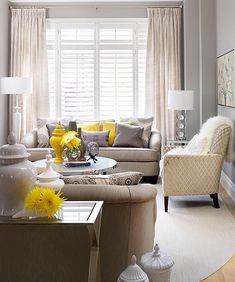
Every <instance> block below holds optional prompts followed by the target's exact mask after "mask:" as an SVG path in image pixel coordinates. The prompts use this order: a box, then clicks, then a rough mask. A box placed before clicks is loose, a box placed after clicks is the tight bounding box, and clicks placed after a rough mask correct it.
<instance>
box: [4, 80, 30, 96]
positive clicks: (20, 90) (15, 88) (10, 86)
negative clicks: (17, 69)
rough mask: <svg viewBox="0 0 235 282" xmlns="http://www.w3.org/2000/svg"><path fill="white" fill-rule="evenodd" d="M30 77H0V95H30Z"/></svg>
mask: <svg viewBox="0 0 235 282" xmlns="http://www.w3.org/2000/svg"><path fill="white" fill-rule="evenodd" d="M32 91H33V83H32V78H31V77H0V94H27V93H32Z"/></svg>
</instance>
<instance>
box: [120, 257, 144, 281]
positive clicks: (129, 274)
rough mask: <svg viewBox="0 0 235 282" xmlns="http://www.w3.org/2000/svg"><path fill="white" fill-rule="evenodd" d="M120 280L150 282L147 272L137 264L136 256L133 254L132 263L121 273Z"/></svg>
mask: <svg viewBox="0 0 235 282" xmlns="http://www.w3.org/2000/svg"><path fill="white" fill-rule="evenodd" d="M118 282H149V279H148V276H147V274H146V273H145V272H144V271H143V270H142V269H141V268H140V267H139V266H138V265H137V264H136V256H134V255H133V256H132V258H131V264H130V265H129V266H128V267H127V268H126V269H125V270H124V271H123V272H122V273H121V274H120V276H119V278H118Z"/></svg>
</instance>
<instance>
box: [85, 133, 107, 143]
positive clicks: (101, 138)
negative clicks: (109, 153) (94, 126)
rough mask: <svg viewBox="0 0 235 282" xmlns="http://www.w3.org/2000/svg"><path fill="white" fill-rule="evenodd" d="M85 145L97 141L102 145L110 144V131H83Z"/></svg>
mask: <svg viewBox="0 0 235 282" xmlns="http://www.w3.org/2000/svg"><path fill="white" fill-rule="evenodd" d="M82 137H83V141H84V143H85V145H87V144H88V143H89V142H96V143H97V144H98V145H99V146H100V147H108V146H109V131H82Z"/></svg>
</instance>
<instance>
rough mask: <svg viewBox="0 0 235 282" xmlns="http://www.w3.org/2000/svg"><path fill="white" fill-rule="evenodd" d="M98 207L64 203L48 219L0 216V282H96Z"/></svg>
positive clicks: (98, 205)
mask: <svg viewBox="0 0 235 282" xmlns="http://www.w3.org/2000/svg"><path fill="white" fill-rule="evenodd" d="M102 204H103V202H102V201H89V202H86V201H84V202H82V201H72V202H70V201H66V202H64V204H63V207H62V209H61V211H60V212H59V213H58V218H59V219H52V220H47V219H29V220H22V219H12V218H7V217H0V250H1V256H0V273H1V279H0V280H1V281H5V282H13V281H17V282H26V281H30V282H42V281H50V282H65V281H66V282H78V281H79V282H84V281H89V282H92V281H97V280H96V273H97V261H98V252H99V234H100V224H101V210H102Z"/></svg>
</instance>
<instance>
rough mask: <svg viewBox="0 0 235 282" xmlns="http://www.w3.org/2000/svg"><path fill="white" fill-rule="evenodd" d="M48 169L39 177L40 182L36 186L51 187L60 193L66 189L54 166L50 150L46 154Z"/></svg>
mask: <svg viewBox="0 0 235 282" xmlns="http://www.w3.org/2000/svg"><path fill="white" fill-rule="evenodd" d="M45 162H46V169H45V171H44V172H43V173H41V174H39V175H38V177H37V178H38V180H37V181H36V182H35V186H42V187H49V188H51V189H53V190H55V191H60V190H61V189H62V188H63V187H64V181H63V180H62V179H60V176H61V175H60V174H59V173H58V172H56V171H55V170H54V169H53V167H52V165H53V160H52V155H51V153H50V150H48V152H47V154H46V161H45Z"/></svg>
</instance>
